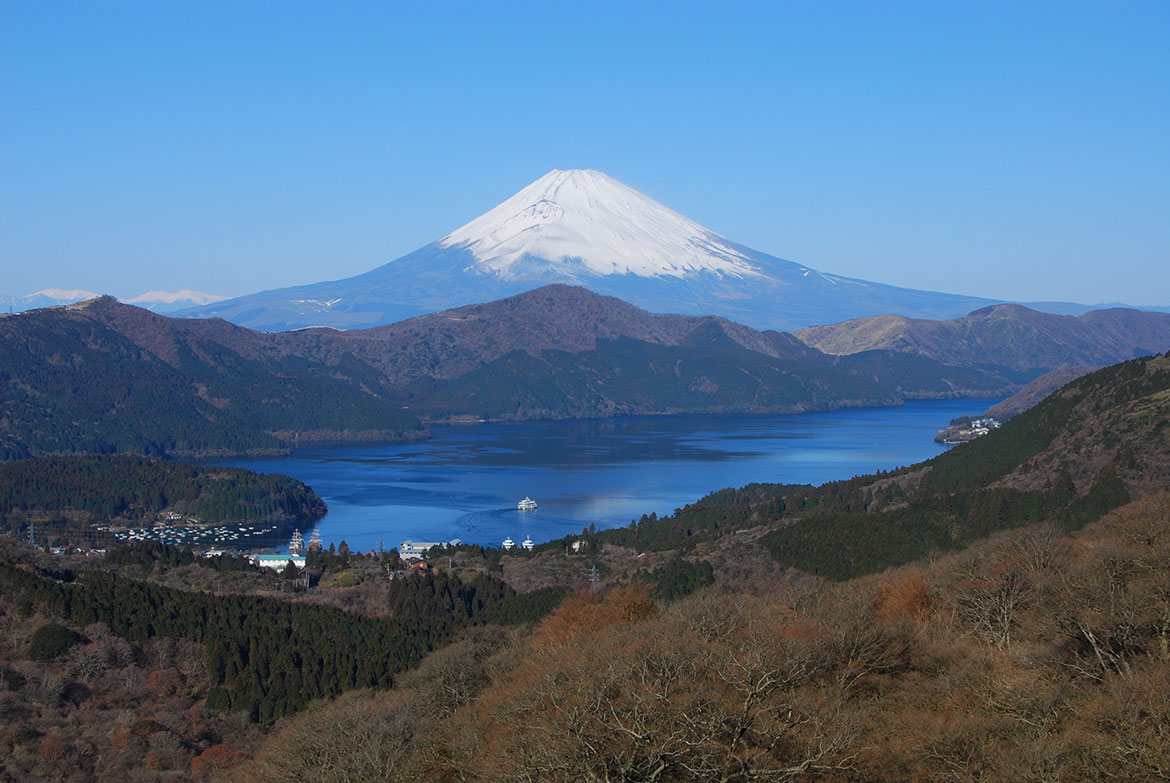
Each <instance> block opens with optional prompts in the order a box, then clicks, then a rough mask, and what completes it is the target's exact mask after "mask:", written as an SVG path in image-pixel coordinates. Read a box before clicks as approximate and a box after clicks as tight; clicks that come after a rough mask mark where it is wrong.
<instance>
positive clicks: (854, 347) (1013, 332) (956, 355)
mask: <svg viewBox="0 0 1170 783" xmlns="http://www.w3.org/2000/svg"><path fill="white" fill-rule="evenodd" d="M795 334H796V337H797V338H798V339H800V340H802V341H803V342H805V343H806V344H808V345H810V346H812V347H814V348H817V349H819V350H822V351H825V352H826V353H831V354H835V355H849V354H851V353H856V352H860V351H867V350H877V349H884V350H892V351H899V352H907V353H915V354H918V355H921V356H928V357H930V358H932V359H935V360H937V361H941V362H943V363H946V364H955V365H963V366H977V365H980V364H988V365H1001V366H1005V367H1010V368H1012V369H1015V370H1032V371H1044V372H1046V371H1048V370H1052V369H1057V368H1060V367H1071V366H1078V365H1092V366H1098V367H1099V366H1102V365H1106V364H1113V363H1115V362H1118V361H1123V360H1126V359H1132V358H1134V357H1135V356H1139V355H1145V354H1153V353H1160V352H1162V351H1165V350H1167V349H1168V348H1170V314H1166V313H1157V312H1146V311H1139V310H1129V309H1111V310H1093V311H1091V312H1088V313H1085V314H1083V315H1080V316H1070V315H1055V314H1052V313H1042V312H1040V311H1037V310H1032V309H1031V308H1027V307H1024V306H1023V305H1018V304H999V305H991V306H989V307H983V308H980V309H978V310H975V311H973V312H971V313H969V314H967V315H965V316H963V317H961V318H955V319H950V320H946V321H930V320H925V319H917V318H905V317H902V316H894V315H883V316H874V317H871V318H860V319H855V320H851V321H844V322H841V323H837V324H831V325H827V326H816V327H811V328H809V329H802V330H800V331H799V332H796V333H795ZM1037 374H1039V372H1037Z"/></svg>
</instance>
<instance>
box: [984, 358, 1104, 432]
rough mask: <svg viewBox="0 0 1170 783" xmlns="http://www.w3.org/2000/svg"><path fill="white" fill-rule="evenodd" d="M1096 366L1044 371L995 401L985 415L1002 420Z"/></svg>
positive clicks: (1021, 410) (1032, 405) (1024, 409)
mask: <svg viewBox="0 0 1170 783" xmlns="http://www.w3.org/2000/svg"><path fill="white" fill-rule="evenodd" d="M1096 369H1099V368H1097V367H1085V366H1078V367H1062V368H1061V369H1059V370H1052V371H1051V372H1046V373H1044V374H1043V375H1041V376H1040V377H1039V378H1036V379H1035V380H1033V381H1031V382H1029V383H1028V385H1027V386H1025V387H1024V388H1022V389H1020V390H1019V391H1018V392H1016V393H1015V394H1013V395H1012V396H1010V397H1008V398H1007V399H1005V400H1001V401H1000V402H997V403H996V404H995V405H992V406H991V407H990V408H988V409H987V411H986V413H985V415H987V416H991V417H993V418H996V419H999V420H1000V421H1004V420H1006V419H1010V418H1011V417H1012V416H1015V415H1016V414H1017V413H1022V412H1023V411H1026V410H1028V409H1029V408H1031V407H1034V406H1035V405H1037V404H1039V403H1040V402H1041V401H1042V400H1044V398H1046V397H1047V396H1048V395H1050V394H1052V392H1054V391H1056V390H1057V389H1059V388H1060V387H1061V386H1064V385H1066V384H1068V383H1072V382H1073V381H1075V380H1076V379H1077V378H1080V377H1081V376H1082V375H1088V374H1089V373H1091V372H1093V370H1096Z"/></svg>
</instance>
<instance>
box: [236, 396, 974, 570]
mask: <svg viewBox="0 0 1170 783" xmlns="http://www.w3.org/2000/svg"><path fill="white" fill-rule="evenodd" d="M996 401H997V400H989V399H978V400H942V401H937V400H932V401H921V402H910V403H907V404H906V405H905V406H902V407H897V408H866V409H858V410H844V411H833V412H829V413H804V414H799V415H792V416H645V417H631V418H622V419H606V420H599V421H565V422H540V423H528V424H476V425H465V426H436V427H432V428H431V432H432V434H433V437H432V438H431V439H430V440H428V441H423V442H418V443H403V444H383V445H377V446H368V445H367V446H330V447H321V448H309V449H302V450H298V451H297V452H295V453H294V454H293V455H292V456H289V457H282V458H270V459H246V460H235V461H230V462H229V463H227V464H232V465H239V466H241V467H246V468H249V469H251V470H256V471H261V472H266V473H284V474H286V475H289V476H293V477H295V478H297V479H300V480H301V481H303V482H305V483H306V484H308V485H309V486H311V487H312V488H313V489H314V490H315V491H316V492H317V494H318V495H320V496H321V497H322V498H323V499H324V500H325V502H326V503H327V504H328V505H329V513H328V514H327V515H326V516H325V518H324V519H322V520H320V521H319V522H318V523H317V528H318V529H319V530H320V532H321V537H322V539H323V540H324V541H325V543H326V545H328V544H329V542H334V543H340V542H341V541H342V540H344V541H346V542H347V543H348V544H349V546H350V548H360V549H362V550H367V549H372V548H377V546H378V545H379V543H380V542H381V543H382V544H383V545H384V546H385V547H386V548H390V547H396V546H398V545H399V544H400V543H401V542H402V541H404V540H408V539H409V540H415V541H449V540H451V539H455V538H458V539H461V540H463V541H464V542H466V543H476V544H488V545H492V546H498V545H499V544H500V542H501V541H503V539H504V538H505V537H508V536H510V537H511V538H512V539H514V540H515V541H516V542H520V541H521V540H523V539H524V538H525V536H531V537H532V539H533V540H534V541H536V542H537V543H539V542H542V541H548V540H551V539H554V538H560V537H562V536H565V535H568V534H572V533H579V532H581V530H582V528H584V527H588V526H589V525H590V524H595V525H597V527H599V528H604V527H616V526H621V525H627V524H629V522H630V521H631V520H632V519H636V518H638V517H640V516H642V514H648V513H650V512H652V511H653V512H655V513H657V514H658V515H659V516H662V515H663V514H669V513H671V512H672V511H674V509H675V508H678V507H680V506H683V505H685V504H687V503H690V502H692V501H694V500H697V499H698V498H700V497H702V496H703V495H705V494H707V493H708V492H712V491H714V490H717V489H722V488H724V487H733V486H742V485H744V484H748V483H751V482H754V481H773V482H781V483H797V484H799V483H810V484H820V483H823V482H825V481H831V480H834V479H841V478H849V477H850V476H854V475H858V474H864V473H872V472H873V471H875V470H878V469H881V468H885V469H889V468H894V467H898V466H901V465H909V464H911V463H914V462H918V461H920V460H923V459H927V458H929V457H932V456H934V455H936V454H939V453H940V452H942V451H945V450H946V448H947V447H945V446H942V445H940V444H937V443H935V442H934V441H933V440H932V438H933V437H934V435H935V433H936V432H937V431H938V430H939V429H941V428H942V427H944V426H946V424H947V422H949V421H950V420H951V419H952V418H955V417H957V416H964V415H969V414H974V413H979V412H981V411H983V410H985V409H986V408H987V406H989V405H991V404H993V403H994V402H996ZM220 464H224V463H222V462H221V463H220ZM526 495H527V496H530V497H532V498H533V499H534V500H536V501H537V502H538V503H539V504H540V507H539V508H538V509H537V510H536V511H518V510H517V509H516V502H517V501H518V500H520V498H522V497H525V496H526ZM305 538H306V540H307V539H308V535H307V531H306V536H305Z"/></svg>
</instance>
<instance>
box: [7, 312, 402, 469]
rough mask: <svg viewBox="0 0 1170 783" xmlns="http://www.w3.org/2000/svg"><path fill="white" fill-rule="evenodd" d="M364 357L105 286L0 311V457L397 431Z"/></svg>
mask: <svg viewBox="0 0 1170 783" xmlns="http://www.w3.org/2000/svg"><path fill="white" fill-rule="evenodd" d="M385 385H386V384H385V381H384V379H383V377H382V376H380V375H379V374H378V373H376V372H374V371H372V370H371V369H370V368H369V367H368V366H367V365H365V364H363V363H361V362H356V361H355V362H349V361H346V360H344V359H343V360H341V361H339V362H337V363H335V364H333V365H329V366H326V365H325V364H323V363H321V362H315V361H313V360H311V359H307V358H305V357H299V356H293V355H290V354H287V353H282V352H280V351H278V350H273V349H272V348H271V347H270V346H269V345H268V344H267V342H266V340H265V339H264V338H263V337H262V336H260V335H257V334H255V333H253V332H249V331H247V330H245V329H240V328H238V327H234V326H232V325H230V324H228V323H225V322H223V321H203V322H199V321H186V320H178V319H170V318H165V317H163V316H159V315H155V314H153V313H151V312H149V311H146V310H142V309H140V308H136V307H131V306H129V305H123V304H119V303H118V302H116V301H115V300H113V299H112V298H110V297H102V298H100V299H95V300H90V301H89V302H85V303H82V304H79V305H72V306H67V307H58V308H50V309H45V310H34V311H30V312H28V313H24V314H21V315H10V316H6V317H2V318H0V458H5V459H14V458H20V457H27V456H33V455H38V454H46V453H55V452H56V453H60V452H66V453H68V452H92V453H109V452H115V451H121V452H135V453H141V454H154V455H163V454H166V455H172V456H175V455H190V454H201V455H211V454H224V453H260V452H276V451H281V450H284V449H287V447H288V445H289V444H290V443H292V442H296V441H297V440H298V439H305V438H343V437H349V438H357V437H384V438H389V437H402V436H411V435H417V434H418V433H419V432H420V427H419V424H418V421H417V419H416V418H415V417H413V416H410V415H407V414H404V413H403V412H402V411H401V409H400V408H399V407H398V406H397V405H392V404H387V401H386V397H387V394H388V393H387V390H386V388H385Z"/></svg>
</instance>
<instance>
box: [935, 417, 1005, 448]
mask: <svg viewBox="0 0 1170 783" xmlns="http://www.w3.org/2000/svg"><path fill="white" fill-rule="evenodd" d="M956 422H958V423H956ZM956 422H952V423H951V426H949V427H947V428H946V429H945V430H942V431H941V432H939V434H938V435H935V436H934V439H935V440H936V441H938V442H939V443H947V444H952V443H966V442H967V441H969V440H975V439H976V438H981V437H983V436H984V435H986V434H987V433H989V432H991V431H992V430H997V429H999V428H1000V427H1002V426H1003V424H1002V422H1000V421H999V419H994V418H992V417H990V416H984V417H981V418H978V419H971V420H969V421H968V420H966V419H957V420H956Z"/></svg>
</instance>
